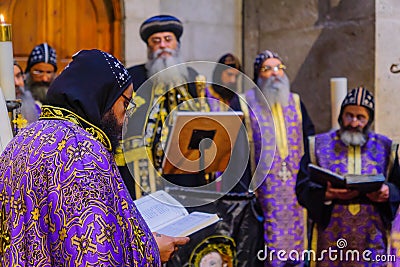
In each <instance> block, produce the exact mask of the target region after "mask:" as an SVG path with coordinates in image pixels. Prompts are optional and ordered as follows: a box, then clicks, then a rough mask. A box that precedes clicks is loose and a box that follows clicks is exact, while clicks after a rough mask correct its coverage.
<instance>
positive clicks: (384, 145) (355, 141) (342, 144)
mask: <svg viewBox="0 0 400 267" xmlns="http://www.w3.org/2000/svg"><path fill="white" fill-rule="evenodd" d="M374 112H375V104H374V97H373V96H372V94H371V93H370V92H369V91H368V90H367V89H366V88H364V87H361V86H360V87H357V88H354V89H352V90H351V91H350V92H349V93H348V94H347V96H346V97H345V99H344V100H343V102H342V105H341V110H340V115H339V118H338V120H339V125H340V129H339V130H332V131H330V132H326V133H321V134H318V135H316V136H314V137H313V138H311V139H310V149H309V153H306V154H305V155H304V156H303V158H302V161H301V169H300V172H299V174H298V177H297V184H296V194H297V198H298V201H299V203H300V204H301V205H302V206H304V207H305V208H306V209H307V210H308V213H309V216H310V217H311V219H312V220H313V222H314V226H315V230H317V236H316V238H317V242H316V244H317V246H318V247H317V248H312V249H313V250H314V251H315V249H316V250H317V255H322V254H319V252H321V251H323V250H325V249H330V248H332V247H337V246H339V244H340V243H339V240H344V241H345V242H346V246H345V248H344V247H342V248H343V249H346V250H347V251H360V252H361V251H364V252H365V251H369V252H370V253H369V255H368V257H369V258H370V261H371V260H372V261H374V259H375V257H376V256H377V255H385V254H386V253H387V248H388V235H387V233H388V232H389V230H390V227H391V222H392V220H393V219H394V218H395V215H396V211H397V208H398V205H399V201H400V179H399V178H400V176H399V163H398V158H397V149H398V145H397V144H395V143H393V142H392V140H390V139H389V138H388V137H386V136H384V135H381V134H377V133H375V132H374V131H372V130H371V127H370V126H371V124H372V123H373V120H374ZM309 163H313V164H316V165H318V166H320V167H322V168H325V169H328V170H330V171H332V172H334V173H337V174H340V175H345V174H356V175H362V176H361V177H360V178H359V179H360V180H359V182H367V181H369V180H370V179H371V177H370V175H383V176H384V177H385V182H383V184H382V185H379V184H378V187H376V188H373V187H372V188H371V190H366V189H363V190H361V188H357V189H351V188H336V187H335V186H334V185H333V184H331V183H329V182H328V183H325V184H322V183H317V182H314V181H315V180H311V177H310V173H309V171H308V169H307V166H308V164H309ZM311 231H312V229H311ZM310 238H311V237H310ZM313 243H314V242H313ZM340 245H342V244H340ZM322 261H323V262H324V263H325V262H326V264H328V265H329V266H331V264H333V262H332V261H335V263H334V266H367V265H368V266H370V264H371V262H370V261H369V260H368V259H367V258H365V257H364V258H361V257H360V258H359V260H357V261H353V262H351V261H350V262H349V261H347V262H339V259H338V258H329V257H325V258H323V259H322ZM376 266H383V265H376Z"/></svg>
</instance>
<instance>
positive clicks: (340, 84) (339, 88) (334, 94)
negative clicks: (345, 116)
mask: <svg viewBox="0 0 400 267" xmlns="http://www.w3.org/2000/svg"><path fill="white" fill-rule="evenodd" d="M346 95H347V78H344V77H337V78H331V110H332V112H331V121H332V129H339V123H338V117H339V113H340V106H341V105H342V102H343V100H344V98H345V97H346Z"/></svg>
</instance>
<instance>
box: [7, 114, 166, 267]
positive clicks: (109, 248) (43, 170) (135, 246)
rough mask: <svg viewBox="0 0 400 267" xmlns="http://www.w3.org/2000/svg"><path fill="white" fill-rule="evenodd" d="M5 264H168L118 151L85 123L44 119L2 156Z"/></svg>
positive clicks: (29, 127) (25, 132) (36, 123)
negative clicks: (116, 156) (128, 183)
mask: <svg viewBox="0 0 400 267" xmlns="http://www.w3.org/2000/svg"><path fill="white" fill-rule="evenodd" d="M0 205H1V211H2V212H1V217H0V220H1V224H0V225H1V227H0V245H1V248H0V256H1V263H2V264H1V265H2V266H143V267H144V266H148V267H150V266H161V263H160V257H159V251H158V247H157V244H156V242H155V240H154V238H153V235H152V233H151V232H150V230H149V228H148V227H147V225H146V223H145V222H144V220H143V218H142V217H141V215H140V213H139V212H138V210H137V209H136V207H135V205H134V203H133V201H132V199H131V197H130V196H129V193H128V191H127V189H126V187H125V185H124V183H123V181H122V178H121V176H120V174H119V171H118V168H117V166H116V164H115V161H114V159H113V155H112V154H111V153H110V152H109V151H108V150H107V149H106V148H105V147H104V146H103V145H102V143H100V142H99V141H98V140H97V139H95V138H94V136H92V135H91V134H90V133H88V132H87V131H85V130H84V129H83V128H81V127H79V126H77V125H76V124H74V123H73V122H70V121H65V120H42V121H38V122H35V123H33V124H31V125H30V126H28V127H27V128H25V129H23V130H22V131H21V132H20V133H19V134H18V135H17V136H16V137H15V138H14V139H13V140H12V141H11V142H10V143H9V144H8V146H7V148H6V149H5V150H4V152H3V154H2V156H1V158H0Z"/></svg>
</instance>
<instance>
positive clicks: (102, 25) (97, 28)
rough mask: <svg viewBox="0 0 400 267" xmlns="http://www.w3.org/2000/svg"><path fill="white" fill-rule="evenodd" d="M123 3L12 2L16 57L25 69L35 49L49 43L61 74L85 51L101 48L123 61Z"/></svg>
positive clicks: (114, 0) (105, 0)
mask: <svg viewBox="0 0 400 267" xmlns="http://www.w3.org/2000/svg"><path fill="white" fill-rule="evenodd" d="M122 5H123V1H122V0H91V1H86V0H85V1H82V0H57V1H54V0H42V1H37V0H8V1H4V2H3V4H2V10H4V9H5V10H7V11H6V18H8V19H7V22H9V23H11V24H12V27H13V28H12V29H13V50H14V57H15V58H16V59H17V61H18V62H19V63H20V64H21V65H22V67H23V68H25V65H26V61H27V58H28V56H29V53H30V51H31V50H32V48H33V47H34V46H35V45H37V44H39V43H42V42H47V43H49V45H51V46H52V47H54V48H55V49H56V52H57V59H58V68H59V71H61V70H62V69H63V68H64V67H65V66H66V65H67V64H68V62H69V61H70V60H71V57H72V55H73V54H75V53H76V52H77V51H79V50H81V49H92V48H98V49H101V50H104V51H107V52H109V53H111V54H113V55H114V56H116V57H117V58H119V59H121V60H123V56H124V55H123V51H124V50H123V44H124V42H123V34H122V30H123V26H122V21H121V20H122V18H123V15H122V14H123V13H122V10H123V6H122Z"/></svg>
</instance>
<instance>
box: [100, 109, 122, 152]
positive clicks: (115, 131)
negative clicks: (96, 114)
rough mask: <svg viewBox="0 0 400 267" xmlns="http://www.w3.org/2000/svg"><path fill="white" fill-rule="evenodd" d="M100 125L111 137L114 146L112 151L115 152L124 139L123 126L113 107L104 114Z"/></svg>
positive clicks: (109, 137)
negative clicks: (119, 123)
mask: <svg viewBox="0 0 400 267" xmlns="http://www.w3.org/2000/svg"><path fill="white" fill-rule="evenodd" d="M99 127H100V129H101V130H103V132H104V133H105V134H106V135H107V137H108V139H110V142H111V147H112V150H111V153H113V154H115V152H116V150H117V148H118V146H119V144H120V141H121V140H122V126H120V125H118V121H117V118H116V117H115V114H114V111H113V110H112V109H110V110H109V111H107V113H106V114H104V116H103V118H102V119H101V121H100V125H99Z"/></svg>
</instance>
